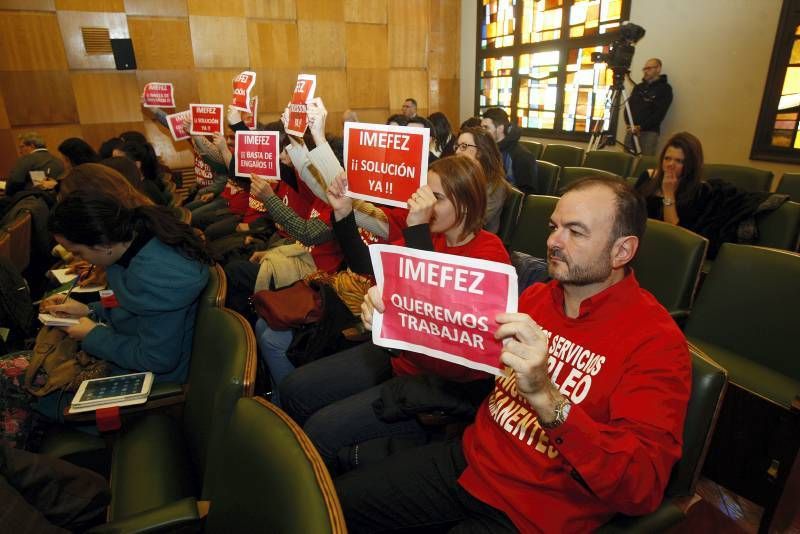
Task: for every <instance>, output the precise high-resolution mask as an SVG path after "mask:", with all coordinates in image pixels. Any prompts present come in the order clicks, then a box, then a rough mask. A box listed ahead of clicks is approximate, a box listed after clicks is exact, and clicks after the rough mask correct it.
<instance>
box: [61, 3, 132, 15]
mask: <svg viewBox="0 0 800 534" xmlns="http://www.w3.org/2000/svg"><path fill="white" fill-rule="evenodd" d="M56 9H57V10H58V11H99V12H107V11H113V12H120V13H123V12H125V2H124V1H123V0H56Z"/></svg>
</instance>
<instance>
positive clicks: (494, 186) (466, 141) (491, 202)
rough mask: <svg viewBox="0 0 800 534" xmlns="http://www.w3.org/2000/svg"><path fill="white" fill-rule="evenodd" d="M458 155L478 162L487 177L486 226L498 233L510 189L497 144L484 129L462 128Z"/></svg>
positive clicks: (457, 150)
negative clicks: (501, 214)
mask: <svg viewBox="0 0 800 534" xmlns="http://www.w3.org/2000/svg"><path fill="white" fill-rule="evenodd" d="M454 148H455V152H456V154H460V155H464V156H467V157H468V158H470V159H472V160H475V161H477V162H478V163H479V164H480V166H481V169H483V174H484V175H485V176H486V217H485V220H484V225H483V227H484V228H485V229H486V230H488V231H490V232H492V233H497V230H498V229H499V228H500V213H501V212H502V211H503V204H504V203H505V201H506V196H507V195H508V192H509V190H510V188H511V186H510V185H509V183H508V180H506V171H505V170H504V168H503V159H502V157H501V156H500V150H499V149H498V148H497V143H495V141H494V139H492V137H491V136H490V135H489V134H488V133H486V131H485V130H484V129H483V128H480V127H477V128H463V129H462V130H461V131H460V132H459V133H458V140H457V141H456V143H455V145H454Z"/></svg>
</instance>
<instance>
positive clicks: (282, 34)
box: [247, 21, 299, 69]
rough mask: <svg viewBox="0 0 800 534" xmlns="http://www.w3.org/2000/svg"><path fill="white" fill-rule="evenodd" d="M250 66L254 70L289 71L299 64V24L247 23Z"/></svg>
mask: <svg viewBox="0 0 800 534" xmlns="http://www.w3.org/2000/svg"><path fill="white" fill-rule="evenodd" d="M247 45H248V48H249V50H250V66H251V67H252V68H254V69H259V68H273V69H289V68H293V67H296V66H297V64H298V57H299V55H298V44H297V24H295V23H294V22H255V21H250V22H248V23H247Z"/></svg>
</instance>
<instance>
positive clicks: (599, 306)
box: [336, 178, 691, 533]
mask: <svg viewBox="0 0 800 534" xmlns="http://www.w3.org/2000/svg"><path fill="white" fill-rule="evenodd" d="M646 217H647V215H646V211H645V206H644V203H643V201H642V200H641V198H640V197H639V196H637V195H636V194H635V193H634V192H633V191H632V190H631V188H630V187H629V186H628V185H627V184H625V183H623V182H621V181H617V180H608V179H604V178H589V179H585V180H582V181H579V182H576V183H574V184H572V185H571V186H570V187H569V188H568V189H567V191H566V192H565V193H564V195H563V196H562V197H561V199H560V200H559V202H558V205H557V206H556V209H555V211H554V212H553V215H552V217H551V219H550V226H551V233H550V237H549V238H548V240H547V248H548V258H547V260H548V268H549V272H550V276H551V277H552V278H553V280H552V281H551V282H550V283H548V284H536V285H534V286H532V287H530V288H528V289H527V290H526V291H525V292H524V293H523V294H522V295H521V296H520V301H519V313H507V314H501V315H498V316H497V323H498V327H497V330H496V333H495V337H497V338H498V339H503V340H508V342H507V343H506V344H505V347H504V350H503V354H502V356H501V361H502V363H503V364H504V365H505V366H506V367H507V368H508V370H509V372H508V373H507V375H506V376H501V377H498V378H497V380H496V382H495V389H494V391H493V392H492V393H491V394H490V395H489V397H488V398H487V399H486V400H485V401H484V403H483V405H482V406H481V408H480V409H479V411H478V414H477V415H476V418H475V422H474V423H473V424H472V425H471V426H470V427H468V428H467V430H466V431H465V433H464V436H463V438H460V439H456V440H451V441H448V442H444V443H433V444H430V445H427V446H424V447H420V448H416V449H411V450H408V451H405V452H402V453H398V454H395V455H393V456H390V457H389V458H387V459H386V460H384V461H383V462H381V463H379V464H376V465H374V466H369V467H366V468H363V469H360V470H356V471H352V472H350V473H348V474H346V475H344V476H342V477H340V478H338V479H337V480H336V485H337V490H338V491H339V496H340V499H341V501H342V506H343V508H344V511H345V516H346V519H347V523H348V527H349V528H350V531H351V532H373V531H380V532H387V531H392V530H399V529H422V528H423V527H426V528H427V529H429V530H426V531H437V530H448V529H450V528H453V530H452V531H451V532H493V533H494V532H518V531H520V532H586V531H590V530H594V529H596V528H597V527H599V526H600V525H602V524H603V523H604V522H606V521H608V520H609V519H610V518H611V517H612V516H613V515H614V514H616V513H624V514H627V515H642V514H646V513H649V512H651V511H653V510H655V509H656V508H657V507H658V506H659V504H660V502H661V500H662V497H663V493H664V488H665V487H666V485H667V481H668V479H669V476H670V471H671V469H672V466H673V464H674V463H675V462H676V461H677V460H678V458H680V455H681V444H682V435H683V423H684V418H685V415H686V405H687V403H688V400H689V393H690V389H691V360H690V357H689V352H688V348H687V344H686V339H685V338H684V336H683V334H682V333H681V331H680V330H679V329H678V327H677V326H676V324H675V323H674V322H673V320H672V319H671V317H670V316H669V314H668V313H667V311H666V310H665V309H664V308H663V307H662V306H661V305H660V304H659V303H658V302H657V301H656V299H655V298H654V297H653V296H652V295H651V294H650V293H648V292H647V291H645V290H644V289H642V288H640V287H639V284H638V283H637V281H636V278H635V276H634V273H633V271H632V269H631V268H630V267H629V263H630V262H631V260H633V258H634V256H635V255H636V251H637V249H638V246H639V241H640V240H641V238H642V235H643V234H644V230H645V226H646V220H647V219H646ZM370 291H371V292H370V294H369V295H368V296H367V298H366V299H365V304H364V306H363V311H364V314H363V320H364V322H365V324H366V325H367V327H370V326H371V320H372V310H373V309H377V310H378V311H382V310H383V303H382V301H381V296H380V292H379V291H378V289H377V288H373V289H372V290H370Z"/></svg>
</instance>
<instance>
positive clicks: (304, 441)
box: [42, 265, 345, 533]
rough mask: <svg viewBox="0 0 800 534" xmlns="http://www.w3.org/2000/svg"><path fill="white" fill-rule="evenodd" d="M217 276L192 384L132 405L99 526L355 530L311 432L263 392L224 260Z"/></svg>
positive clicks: (51, 449) (80, 443) (74, 437)
mask: <svg viewBox="0 0 800 534" xmlns="http://www.w3.org/2000/svg"><path fill="white" fill-rule="evenodd" d="M210 275H211V276H210V279H209V283H208V285H207V287H206V289H205V290H204V292H203V294H202V295H201V298H200V304H199V307H198V311H197V320H196V324H195V333H194V341H193V348H192V358H191V363H190V371H189V379H188V383H187V384H186V385H185V386H181V385H178V384H158V385H156V386H154V388H153V392H152V393H151V396H150V397H149V400H148V403H147V404H145V405H143V406H142V407H128V408H122V409H121V410H120V411H121V412H122V414H123V422H124V426H123V428H122V430H121V431H120V432H118V433H116V434H115V435H114V436H113V437H112V438H111V441H112V442H113V443H112V453H111V470H110V473H111V475H110V484H111V504H110V506H109V509H108V523H107V524H105V525H102V526H99V527H96V528H95V529H93V532H151V531H177V530H181V529H190V530H193V531H196V530H198V529H199V527H200V525H201V521H202V525H203V528H204V530H205V531H206V532H227V531H233V532H246V531H249V530H251V529H252V528H254V527H255V525H259V527H258V528H260V529H263V530H267V531H274V532H334V533H338V532H345V527H344V520H343V518H342V512H341V508H340V505H339V503H338V499H337V497H336V493H335V490H334V489H333V482H332V480H331V478H330V476H329V475H328V473H327V471H326V469H325V466H324V463H323V462H322V459H321V458H320V457H319V454H318V453H317V452H316V450H315V449H314V448H313V446H312V445H311V443H310V442H309V440H308V438H307V436H305V434H304V433H303V432H302V430H301V429H300V428H299V427H298V426H297V425H296V424H295V423H294V422H293V421H291V419H290V418H289V417H288V416H287V415H286V414H285V413H283V412H282V411H281V410H280V409H278V408H276V407H275V406H274V405H272V404H270V403H268V402H266V401H265V400H263V399H260V398H254V397H253V392H254V380H255V373H256V365H257V355H256V340H255V336H254V334H253V330H252V328H251V327H250V325H249V324H248V323H247V322H246V320H245V319H244V318H243V317H242V316H240V315H239V314H237V313H236V312H234V311H232V310H229V309H226V308H225V307H224V302H225V297H226V292H227V283H226V279H225V273H224V271H223V270H222V268H221V267H220V266H218V265H217V266H215V267H213V268H211V270H210ZM68 419H70V418H69V417H68ZM71 419H72V420H73V421H77V418H76V417H75V416H73V417H71ZM105 448H106V439H100V438H97V437H92V436H87V435H85V434H80V433H77V432H70V431H62V432H59V433H56V434H54V435H51V436H48V439H47V440H46V441H45V443H44V446H43V448H42V452H43V453H44V454H48V455H51V456H56V457H61V458H66V459H76V458H79V457H81V455H84V456H85V455H87V454H92V453H93V452H92V451H95V452H94V454H98V452H96V451H100V450H102V449H105ZM209 503H210V505H209Z"/></svg>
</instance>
